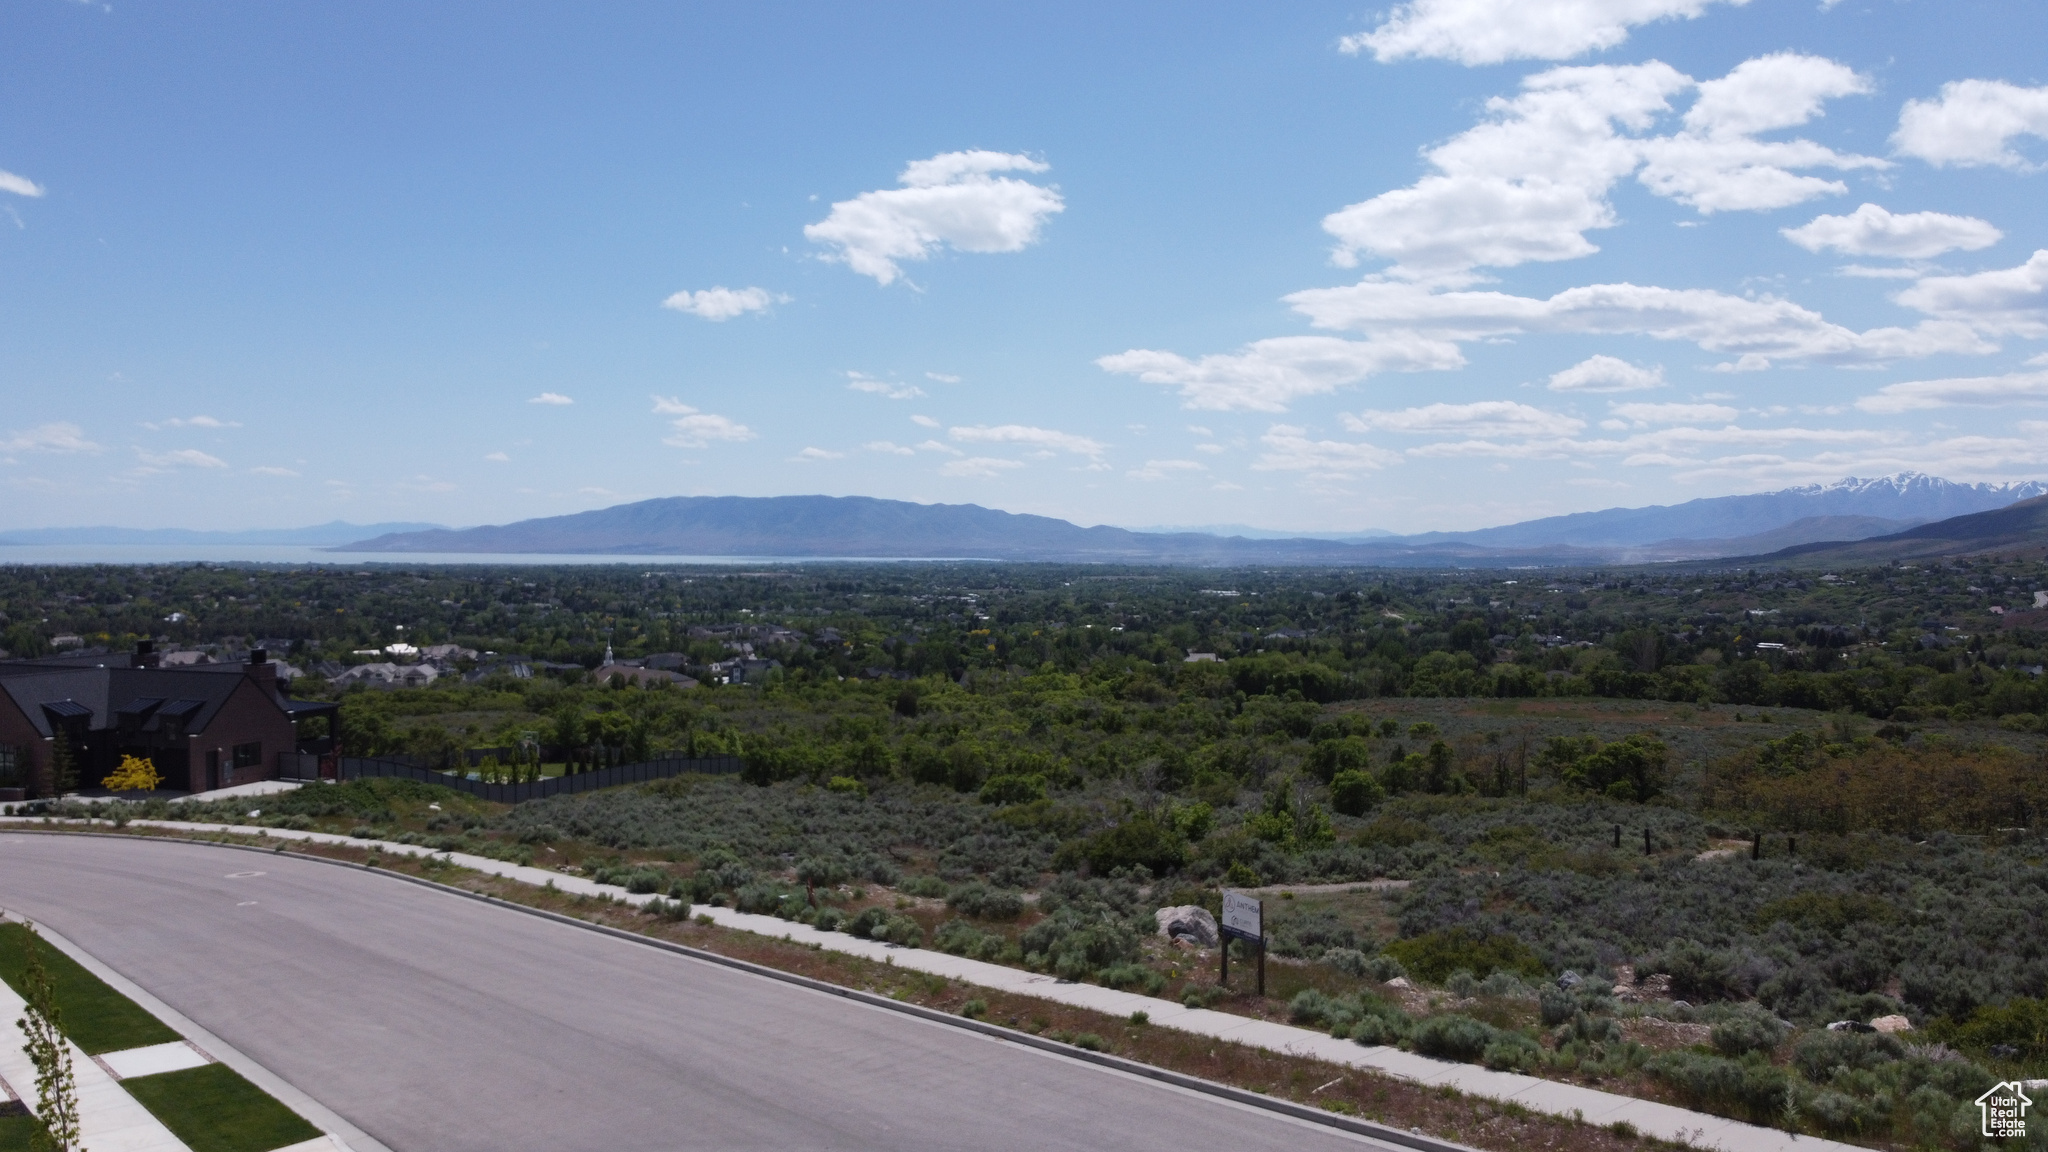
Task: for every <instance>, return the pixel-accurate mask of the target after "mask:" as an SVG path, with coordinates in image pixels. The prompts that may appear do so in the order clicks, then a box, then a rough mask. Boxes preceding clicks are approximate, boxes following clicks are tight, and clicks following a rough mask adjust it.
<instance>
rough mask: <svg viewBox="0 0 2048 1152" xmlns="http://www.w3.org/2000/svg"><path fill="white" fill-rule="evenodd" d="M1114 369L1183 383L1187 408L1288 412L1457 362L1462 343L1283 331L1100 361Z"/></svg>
mask: <svg viewBox="0 0 2048 1152" xmlns="http://www.w3.org/2000/svg"><path fill="white" fill-rule="evenodd" d="M1095 363H1096V364H1097V365H1098V366H1100V367H1101V368H1103V369H1104V370H1106V371H1109V372H1115V373H1119V374H1122V375H1127V376H1136V377H1137V378H1138V379H1140V380H1142V381H1144V382H1145V383H1147V384H1167V385H1172V386H1175V387H1177V388H1179V389H1180V394H1181V397H1182V401H1183V402H1182V405H1181V406H1182V407H1183V408H1194V409H1206V410H1210V411H1218V412H1227V411H1251V412H1285V411H1286V410H1287V406H1288V404H1290V403H1292V402H1293V401H1295V400H1298V399H1300V398H1302V397H1304V396H1317V395H1321V394H1323V393H1325V392H1332V391H1335V390H1336V389H1337V388H1339V387H1341V386H1343V385H1345V384H1349V383H1352V382H1354V381H1357V380H1363V379H1365V378H1366V377H1367V376H1370V375H1372V374H1374V373H1377V372H1387V371H1399V372H1414V371H1420V370H1424V369H1445V368H1457V367H1460V366H1462V365H1463V364H1464V363H1465V358H1464V356H1463V355H1461V354H1460V353H1459V352H1458V349H1457V348H1456V347H1455V346H1454V345H1451V344H1449V343H1447V342H1445V341H1442V340H1428V339H1420V338H1416V337H1414V336H1410V335H1404V334H1394V335H1390V336H1388V337H1386V338H1384V339H1374V340H1366V341H1359V340H1341V339H1338V338H1336V337H1332V336H1280V337H1275V338H1274V339H1271V340H1260V341H1257V342H1256V343H1253V344H1249V345H1246V346H1245V348H1244V349H1243V350H1242V351H1240V352H1235V353H1220V354H1212V355H1208V356H1204V357H1202V358H1201V359H1200V360H1193V361H1191V360H1188V359H1187V358H1186V357H1183V356H1181V355H1179V354H1177V353H1173V352H1160V351H1153V350H1150V349H1142V348H1134V349H1132V350H1130V351H1128V352H1119V353H1117V354H1116V355H1113V356H1104V357H1102V358H1101V359H1099V360H1097V361H1096V362H1095Z"/></svg>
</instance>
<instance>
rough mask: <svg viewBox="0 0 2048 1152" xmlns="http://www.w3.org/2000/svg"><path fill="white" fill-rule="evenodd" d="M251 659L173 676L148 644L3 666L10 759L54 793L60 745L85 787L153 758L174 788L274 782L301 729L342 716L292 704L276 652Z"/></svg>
mask: <svg viewBox="0 0 2048 1152" xmlns="http://www.w3.org/2000/svg"><path fill="white" fill-rule="evenodd" d="M249 655H250V662H249V663H246V664H184V665H176V664H174V665H171V666H168V667H165V666H163V665H161V664H160V663H159V662H158V660H157V658H156V652H155V651H154V645H152V644H151V643H150V642H149V641H146V640H145V641H142V642H141V643H139V644H137V645H136V651H135V652H134V653H132V654H131V653H121V654H117V655H97V656H64V657H50V658H46V659H40V660H6V661H0V753H4V754H5V755H7V756H8V757H9V758H10V759H13V760H14V761H15V764H16V766H17V767H19V768H22V769H25V771H23V773H22V774H23V776H24V777H25V778H26V779H27V780H28V781H29V782H30V783H29V787H30V788H32V789H34V790H35V791H36V792H37V793H40V794H44V795H47V794H48V793H49V792H50V791H51V789H52V787H53V781H52V778H51V767H52V757H53V756H54V754H55V748H56V746H57V744H58V742H59V741H62V742H64V743H65V744H66V745H67V746H68V748H69V750H70V752H71V756H72V762H73V763H74V764H75V765H76V766H77V771H78V783H79V785H80V786H82V787H86V788H92V787H97V786H98V784H99V782H100V781H101V780H102V779H104V778H105V777H106V776H107V774H108V773H110V772H112V771H113V770H114V769H115V768H116V767H118V766H119V764H120V762H121V758H122V757H123V756H129V755H133V756H140V757H145V758H147V759H149V760H150V761H151V762H152V763H154V764H155V765H156V768H157V771H158V772H160V773H162V774H163V776H164V784H165V787H167V788H170V789H175V790H184V791H194V792H198V791H206V790H210V789H214V788H224V787H229V786H232V785H235V784H247V783H250V782H252V781H256V780H263V779H268V778H270V777H272V776H275V775H276V774H277V763H278V762H277V756H278V754H279V753H288V752H294V751H296V750H297V748H298V738H297V731H296V729H295V727H294V722H295V721H297V720H300V719H304V718H307V717H310V716H331V715H332V714H333V713H334V712H335V706H334V705H333V704H324V703H316V702H312V701H296V700H290V699H287V698H286V697H285V696H284V695H283V694H282V693H281V692H279V691H278V686H277V675H276V672H277V665H276V664H274V663H272V662H271V661H270V659H269V657H268V654H267V653H266V652H264V651H263V650H261V649H257V650H253V651H251V652H250V654H249Z"/></svg>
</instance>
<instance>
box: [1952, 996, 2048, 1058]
mask: <svg viewBox="0 0 2048 1152" xmlns="http://www.w3.org/2000/svg"><path fill="white" fill-rule="evenodd" d="M1946 1031H1947V1032H1948V1033H1949V1034H1950V1035H1952V1036H1953V1038H1954V1040H1955V1042H1956V1043H1958V1044H1962V1045H1964V1046H1965V1047H1968V1048H1971V1049H1974V1050H1977V1051H1980V1052H1990V1051H1992V1050H1993V1049H2001V1050H2008V1049H2009V1050H2010V1055H2005V1053H2004V1052H2003V1051H2001V1053H2000V1054H2001V1055H2002V1056H2004V1058H2005V1059H2008V1060H2016V1061H2021V1062H2024V1063H2027V1064H2033V1063H2036V1062H2038V1061H2040V1060H2042V1059H2044V1058H2048V1001H2044V1000H2034V999H2029V998H2026V997H2015V998H2014V999H2013V1000H2011V1001H2009V1002H2007V1003H2006V1004H2005V1005H2004V1006H2003V1007H1996V1008H1994V1007H1991V1006H1989V1005H1986V1006H1984V1007H1982V1008H1979V1009H1977V1010H1976V1011H1975V1012H1972V1013H1971V1014H1970V1017H1969V1019H1967V1020H1965V1021H1964V1022H1963V1024H1962V1025H1961V1026H1960V1027H1955V1028H1951V1029H1947V1030H1946Z"/></svg>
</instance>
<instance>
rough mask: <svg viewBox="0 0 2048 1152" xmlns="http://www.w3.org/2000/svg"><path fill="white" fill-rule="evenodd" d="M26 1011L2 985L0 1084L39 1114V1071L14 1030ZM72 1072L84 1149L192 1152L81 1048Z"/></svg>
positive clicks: (74, 1052)
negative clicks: (37, 1106)
mask: <svg viewBox="0 0 2048 1152" xmlns="http://www.w3.org/2000/svg"><path fill="white" fill-rule="evenodd" d="M27 1007H28V1005H27V1003H26V1002H24V1001H23V1000H22V998H21V997H20V996H18V995H16V994H15V991H14V989H12V988H10V987H8V986H7V985H6V984H0V1021H5V1026H4V1027H0V1080H5V1081H6V1082H7V1086H8V1087H9V1088H10V1089H12V1090H13V1091H14V1095H15V1096H16V1097H17V1098H19V1099H20V1100H21V1102H22V1103H23V1104H25V1105H27V1106H28V1110H29V1111H30V1112H35V1111H36V1110H37V1109H36V1068H35V1065H33V1064H31V1063H29V1059H28V1053H27V1051H25V1050H24V1049H23V1046H22V1045H23V1043H24V1041H25V1037H23V1036H22V1034H21V1029H20V1028H18V1027H16V1026H15V1025H14V1022H15V1021H17V1020H19V1019H21V1015H22V1012H23V1010H24V1009H26V1008H27ZM66 1043H67V1044H68V1043H70V1042H69V1041H66ZM71 1072H72V1076H73V1077H74V1078H75V1079H76V1080H77V1081H78V1128H79V1143H80V1144H82V1145H83V1146H85V1147H87V1148H90V1149H92V1150H93V1152H192V1150H191V1149H190V1148H188V1147H186V1146H185V1142H184V1141H182V1140H180V1139H178V1138H177V1137H176V1136H174V1135H172V1134H171V1130H170V1129H169V1128H166V1127H164V1123H163V1121H161V1120H158V1119H157V1118H156V1117H155V1116H153V1115H151V1114H150V1111H149V1109H147V1108H144V1107H143V1106H142V1104H141V1103H140V1102H139V1101H137V1100H136V1099H135V1097H133V1096H130V1095H129V1094H128V1091H127V1089H125V1088H123V1087H121V1084H120V1082H119V1081H117V1080H115V1079H114V1078H113V1077H112V1076H111V1075H109V1074H108V1073H107V1070H106V1069H104V1068H102V1067H100V1065H99V1062H98V1061H96V1060H94V1059H93V1058H92V1057H90V1056H87V1055H86V1054H85V1052H84V1050H83V1049H81V1048H79V1046H78V1045H76V1044H71Z"/></svg>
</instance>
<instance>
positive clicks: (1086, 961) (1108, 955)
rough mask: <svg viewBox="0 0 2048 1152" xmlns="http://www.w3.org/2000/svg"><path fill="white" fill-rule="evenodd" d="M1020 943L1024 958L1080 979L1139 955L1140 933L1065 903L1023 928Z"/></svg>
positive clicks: (1042, 966)
mask: <svg viewBox="0 0 2048 1152" xmlns="http://www.w3.org/2000/svg"><path fill="white" fill-rule="evenodd" d="M1018 945H1019V946H1020V947H1021V948H1022V949H1023V951H1024V957H1025V962H1026V963H1027V964H1029V965H1031V966H1032V967H1036V968H1050V969H1051V970H1052V971H1053V972H1054V973H1056V974H1057V975H1059V976H1061V977H1064V978H1066V979H1069V980H1078V979H1080V978H1082V977H1084V976H1089V975H1093V974H1094V973H1097V972H1100V971H1102V970H1103V969H1105V968H1111V967H1114V966H1116V965H1119V964H1125V963H1128V962H1130V961H1132V960H1135V959H1136V958H1137V954H1138V936H1137V933H1135V932H1133V931H1132V930H1131V928H1130V926H1129V925H1127V924H1124V923H1121V922H1119V921H1117V920H1115V919H1113V918H1111V917H1109V916H1106V915H1095V916H1090V915H1089V914H1087V913H1084V912H1082V911H1080V910H1079V909H1076V908H1070V907H1063V908H1060V909H1059V910H1058V911H1056V912H1054V913H1053V914H1052V915H1050V916H1047V917H1046V918H1045V919H1043V920H1040V921H1039V922H1038V923H1036V924H1033V925H1032V926H1031V927H1029V928H1027V929H1025V930H1024V934H1023V935H1022V936H1021V937H1019V939H1018Z"/></svg>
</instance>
